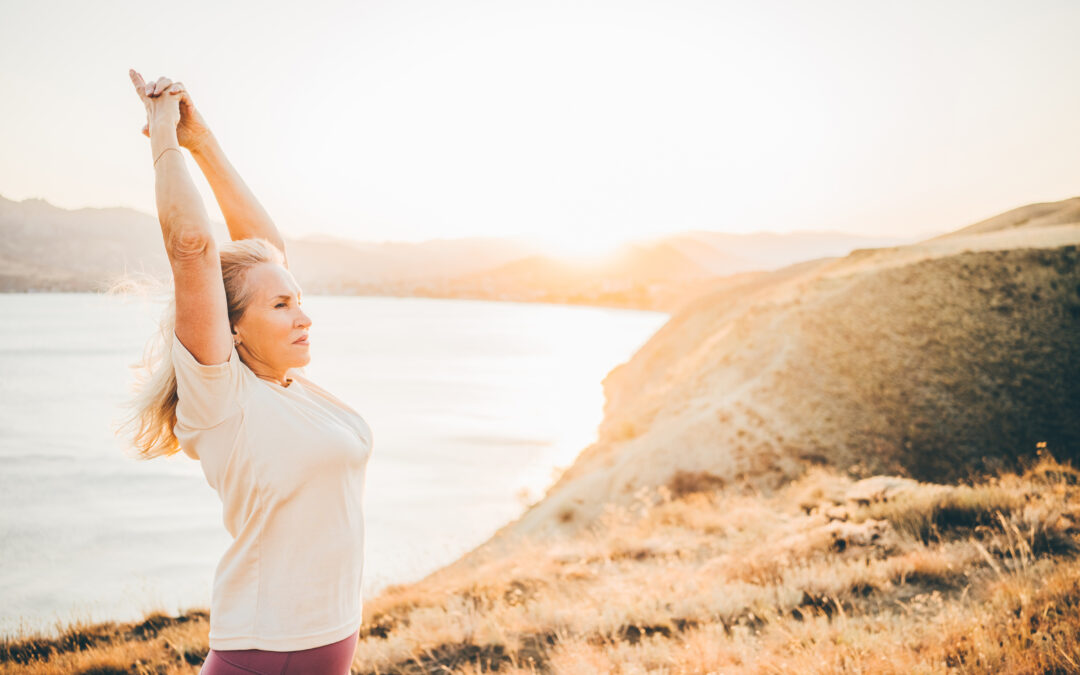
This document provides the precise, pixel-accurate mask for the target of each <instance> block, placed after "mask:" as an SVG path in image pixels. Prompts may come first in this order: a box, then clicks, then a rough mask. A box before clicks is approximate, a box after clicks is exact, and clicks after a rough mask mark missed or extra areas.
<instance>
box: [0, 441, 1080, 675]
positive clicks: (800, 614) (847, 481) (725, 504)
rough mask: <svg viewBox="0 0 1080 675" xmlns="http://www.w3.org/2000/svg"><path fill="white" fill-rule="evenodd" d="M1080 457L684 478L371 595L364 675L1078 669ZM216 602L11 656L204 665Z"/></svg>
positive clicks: (78, 632)
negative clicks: (754, 482) (768, 485)
mask: <svg viewBox="0 0 1080 675" xmlns="http://www.w3.org/2000/svg"><path fill="white" fill-rule="evenodd" d="M1078 479H1080V474H1078V473H1077V472H1076V471H1075V470H1073V469H1072V468H1070V467H1068V466H1064V465H1062V464H1059V463H1057V462H1055V461H1054V460H1053V459H1051V458H1049V457H1043V458H1042V459H1041V460H1040V461H1039V462H1038V464H1036V465H1035V466H1033V467H1032V468H1030V469H1028V470H1027V471H1025V472H1024V473H1023V474H1021V475H1016V474H1006V475H1002V476H1000V477H997V478H993V479H991V480H988V481H986V482H984V483H979V484H975V485H966V486H962V485H957V486H948V485H933V484H925V483H917V482H915V481H910V480H901V479H894V478H888V477H877V478H872V479H867V480H863V481H854V480H853V479H851V478H849V477H846V476H843V475H840V474H836V473H832V472H828V471H825V470H815V471H814V472H811V473H808V474H807V475H806V476H804V477H803V478H802V479H800V480H799V481H796V482H794V483H792V484H790V485H788V486H787V487H786V488H784V489H782V490H780V491H778V492H776V493H775V494H773V495H771V496H767V497H766V496H758V495H752V494H745V493H743V492H741V491H739V490H737V489H735V488H734V487H731V486H728V487H723V488H720V487H717V488H716V489H714V490H712V491H709V490H707V487H708V485H709V484H710V482H709V481H708V480H705V481H704V482H698V483H694V482H693V481H689V482H688V479H687V477H686V476H682V477H680V478H679V479H678V481H677V482H676V483H675V487H677V488H678V487H680V486H681V487H682V488H685V487H686V486H687V485H689V484H694V485H696V486H697V487H695V488H694V489H692V490H685V489H683V490H682V491H681V492H680V494H683V496H682V497H681V498H678V497H676V496H675V494H676V490H674V489H672V488H668V487H666V486H665V487H664V488H662V489H660V490H658V491H655V492H652V493H646V492H639V493H638V501H637V502H636V503H635V504H634V505H633V506H632V507H630V508H625V507H611V508H609V509H607V511H606V512H605V514H604V517H603V518H602V519H601V521H600V522H599V523H598V524H597V525H596V526H594V527H592V528H590V529H589V530H587V531H584V532H582V533H581V534H580V535H579V536H577V537H575V538H573V539H567V540H562V541H559V542H557V543H545V544H539V543H533V542H529V541H520V542H518V543H517V544H516V545H515V546H513V547H511V548H510V549H508V550H510V553H508V554H495V553H491V552H480V553H478V554H477V555H474V556H472V557H471V558H470V559H469V560H468V561H467V562H466V561H462V562H459V563H458V564H455V565H453V566H451V567H448V568H445V569H443V570H440V571H439V572H436V573H435V574H432V575H431V576H429V577H428V578H426V579H424V580H422V581H420V582H418V583H415V584H409V585H401V586H394V587H391V588H388V589H386V591H385V592H383V593H382V594H381V595H380V596H378V597H376V598H372V599H370V600H369V601H368V602H367V604H366V615H367V616H366V620H365V625H364V627H363V629H362V633H361V640H360V642H359V644H358V646H357V652H356V657H355V661H354V664H353V672H354V673H481V672H492V671H498V672H500V673H607V672H610V673H709V672H717V673H720V672H723V673H744V672H745V673H789V672H800V673H833V672H862V673H866V672H903V673H937V672H956V673H1027V672H1032V673H1034V672H1039V673H1054V672H1061V673H1065V672H1076V670H1078V669H1080V668H1078V665H1077V664H1080V639H1078V636H1080V559H1078V558H1077V557H1076V556H1075V555H1074V553H1075V551H1076V546H1077V542H1078V538H1077V537H1078V535H1080V531H1078V529H1077V527H1076V523H1080V505H1078V504H1077V502H1076V499H1075V498H1076V496H1077V493H1078V491H1080V480H1078ZM206 631H207V625H206V616H205V614H198V613H196V614H192V615H189V616H187V617H181V619H179V620H170V619H168V618H167V617H163V616H154V617H148V620H147V621H146V622H143V623H142V624H137V625H125V626H120V625H114V624H106V625H103V626H77V627H72V629H71V630H70V631H69V632H68V633H67V634H66V635H65V636H64V637H63V638H61V639H60V640H57V641H51V642H49V641H43V640H25V641H21V642H9V643H6V644H3V645H2V646H0V658H2V660H0V673H15V672H19V673H51V672H71V673H86V674H88V673H96V674H97V675H104V674H106V673H161V674H171V673H197V672H198V667H199V664H200V663H201V661H202V659H203V658H204V657H205V654H206V651H207V646H206Z"/></svg>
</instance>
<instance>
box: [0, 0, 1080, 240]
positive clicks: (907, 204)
mask: <svg viewBox="0 0 1080 675" xmlns="http://www.w3.org/2000/svg"><path fill="white" fill-rule="evenodd" d="M1078 29H1080V2H1074V1H1070V0H1061V1H1058V2H1048V1H1044V2H1039V1H1032V2H1013V1H1009V2H996V1H987V0H972V1H964V2H950V1H948V0H937V1H934V2H907V1H905V2H896V1H890V2H873V1H868V0H854V1H850V2H849V1H844V2H837V1H825V0H814V1H813V2H809V1H807V2H794V1H789V2H768V1H761V0H753V1H750V0H746V1H743V2H688V1H684V0H654V1H648V2H635V1H631V0H613V1H610V2H601V1H589V0H576V1H568V2H562V1H554V0H548V1H535V2H534V1H528V2H525V1H517V0H491V1H477V0H453V1H451V0H442V1H437V0H427V1H412V0H390V1H387V2H325V1H322V0H305V1H304V2H288V3H281V4H278V5H274V4H271V3H269V2H203V1H201V0H187V1H185V2H168V3H166V2H156V1H151V0H139V1H138V2H97V1H96V2H86V1H81V2H69V1H64V2H57V1H51V2H50V1H30V0H0V91H2V92H3V103H2V105H0V195H3V196H5V197H8V198H11V199H17V200H21V199H25V198H27V197H42V198H45V199H47V200H49V201H50V202H52V203H54V204H57V205H59V206H63V207H66V208H77V207H83V206H131V207H134V208H137V209H140V210H144V211H146V212H148V213H154V183H153V180H154V174H153V170H152V168H151V157H150V150H149V140H148V139H147V138H146V137H144V136H142V135H140V133H139V130H140V128H141V127H142V125H143V123H144V121H145V114H144V111H143V106H142V104H141V103H140V102H139V100H138V98H137V97H136V95H135V93H134V91H133V89H132V86H131V83H130V81H129V80H128V75H127V71H128V68H135V69H136V70H139V71H140V72H142V73H143V75H144V76H146V77H147V78H148V79H151V78H154V79H156V78H157V77H159V76H161V75H166V76H169V77H171V78H173V79H174V80H180V81H183V82H184V83H185V85H186V86H187V87H188V89H189V91H190V92H191V93H192V97H193V98H194V100H195V103H196V105H197V106H198V107H199V108H200V110H201V111H202V113H203V115H204V116H205V117H206V118H207V119H208V121H209V123H210V125H211V128H212V129H213V130H214V132H215V134H216V135H217V137H218V139H219V140H220V141H221V143H222V145H223V146H224V148H225V150H226V152H227V153H228V154H229V156H230V157H231V159H232V161H233V163H234V164H235V165H236V166H237V168H238V169H239V170H240V172H241V174H242V175H243V176H244V177H245V179H246V180H247V181H248V183H249V184H250V185H251V186H252V188H253V189H254V190H255V192H256V194H257V195H258V196H259V198H260V199H261V200H262V202H263V204H264V205H265V206H266V207H267V209H268V210H269V211H270V213H271V215H273V216H274V218H275V220H276V221H277V223H278V226H279V227H280V228H281V229H282V230H283V231H284V232H285V233H286V234H291V235H295V236H298V235H303V234H307V233H313V232H326V233H332V234H339V235H344V236H352V237H358V238H362V239H368V240H417V239H426V238H434V237H459V236H467V235H474V234H497V235H511V234H537V235H543V236H545V237H547V238H548V239H550V240H554V241H559V242H565V243H566V244H567V245H569V246H576V247H580V248H584V249H588V248H591V247H594V246H600V245H605V244H609V243H611V242H614V241H617V240H622V239H628V238H635V237H642V236H647V235H650V234H654V233H660V232H665V231H677V230H684V229H691V228H695V229H697V228H700V229H710V230H722V231H730V232H747V231H755V230H773V231H788V230H804V229H838V230H845V231H850V232H859V233H866V234H901V233H904V234H907V233H917V232H930V231H938V230H944V229H955V228H958V227H962V226H964V225H967V224H970V223H972V222H975V221H977V220H980V219H982V218H986V217H989V216H991V215H995V214H997V213H999V212H1001V211H1004V210H1007V209H1010V208H1013V207H1016V206H1020V205H1023V204H1027V203H1031V202H1037V201H1055V200H1059V199H1064V198H1067V197H1071V196H1075V195H1077V194H1080V39H1078V38H1077V35H1078V32H1077V31H1078ZM189 167H190V168H191V170H192V171H193V172H197V171H198V167H197V166H196V165H195V163H194V162H193V161H191V160H189ZM196 181H197V184H198V185H199V186H200V189H202V191H203V194H204V197H205V199H206V201H207V207H208V210H209V212H210V214H211V217H212V218H214V219H215V220H221V214H220V211H219V210H218V209H217V207H216V205H215V204H214V201H213V194H212V193H211V192H210V190H209V187H208V186H207V185H206V183H205V181H204V180H203V179H202V178H201V176H197V178H196Z"/></svg>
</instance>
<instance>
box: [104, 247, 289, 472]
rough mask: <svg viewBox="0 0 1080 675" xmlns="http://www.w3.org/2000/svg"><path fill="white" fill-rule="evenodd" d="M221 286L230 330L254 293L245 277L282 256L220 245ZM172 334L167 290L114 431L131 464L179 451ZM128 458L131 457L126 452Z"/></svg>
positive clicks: (118, 286) (118, 288) (172, 301)
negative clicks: (124, 439) (125, 444)
mask: <svg viewBox="0 0 1080 675" xmlns="http://www.w3.org/2000/svg"><path fill="white" fill-rule="evenodd" d="M219 257H220V258H221V280H222V282H223V283H224V284H225V300H226V303H227V304H228V308H229V325H230V326H233V325H235V324H236V322H237V320H239V319H240V317H241V316H243V315H244V311H245V310H246V309H247V307H248V304H250V302H251V299H252V297H253V296H254V292H253V290H252V289H251V288H249V287H248V284H247V283H246V278H247V271H248V270H249V269H251V268H252V267H254V266H255V265H258V264H260V263H267V262H273V263H278V264H284V262H285V256H284V255H283V254H282V252H281V250H280V249H278V248H277V247H276V246H275V245H274V244H272V243H270V242H269V241H267V240H266V239H239V240H237V241H231V242H228V243H226V244H222V245H221V246H220V248H219ZM129 285H130V280H129V279H121V280H120V281H118V282H115V283H114V284H113V285H112V288H111V289H110V293H116V292H124V289H126V288H128V287H129ZM175 330H176V297H175V293H174V292H173V290H172V288H170V289H169V301H168V305H167V306H166V308H165V311H164V313H163V315H162V317H161V320H160V321H158V332H157V333H156V334H155V335H154V336H153V337H152V338H151V339H150V340H149V341H148V342H147V345H146V347H145V348H144V349H143V356H142V360H141V361H139V362H138V363H136V364H134V365H133V366H131V367H132V369H134V370H135V371H136V376H135V379H136V383H135V391H136V393H135V396H134V398H132V399H131V400H130V401H129V403H128V408H129V410H130V415H128V416H127V417H125V418H124V419H123V420H122V422H121V423H120V424H119V425H118V426H116V427H115V428H114V431H115V432H116V433H117V434H121V433H126V435H127V436H128V438H129V440H130V446H133V447H134V448H135V450H136V453H135V454H134V455H133V457H134V458H135V459H153V458H154V457H160V456H162V455H164V456H171V455H175V454H176V453H177V452H179V451H180V450H181V448H180V441H179V440H177V438H176V434H175V433H174V432H173V427H175V426H176V403H177V401H178V400H179V399H178V397H177V394H176V371H175V370H174V369H173V361H172V346H173V333H174V331H175ZM129 454H131V453H130V451H129Z"/></svg>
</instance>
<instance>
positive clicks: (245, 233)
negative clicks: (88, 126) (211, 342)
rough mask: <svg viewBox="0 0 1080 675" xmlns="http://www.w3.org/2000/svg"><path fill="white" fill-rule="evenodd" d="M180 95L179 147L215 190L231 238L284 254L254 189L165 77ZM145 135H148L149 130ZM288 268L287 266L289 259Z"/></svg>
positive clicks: (281, 241) (191, 105)
mask: <svg viewBox="0 0 1080 675" xmlns="http://www.w3.org/2000/svg"><path fill="white" fill-rule="evenodd" d="M162 79H163V80H164V81H165V82H166V83H168V84H170V85H171V86H173V87H178V88H179V89H180V90H181V93H180V124H179V125H178V126H177V138H178V140H179V142H180V145H182V146H183V147H185V148H187V149H188V150H189V151H190V152H191V156H192V157H194V158H195V162H196V163H197V164H198V165H199V168H200V169H201V170H202V172H203V175H204V176H206V181H207V182H208V183H210V188H211V189H212V190H213V191H214V197H215V198H216V199H217V203H218V206H219V207H220V208H221V214H222V215H223V216H225V225H226V226H228V228H229V236H230V237H232V239H233V240H234V241H235V240H237V239H252V238H255V237H260V238H263V239H266V240H268V241H270V242H271V243H272V244H274V245H275V246H277V247H278V248H279V249H281V252H282V253H283V254H284V253H285V240H284V239H283V238H282V236H281V233H280V232H278V229H277V226H275V225H274V221H273V220H272V219H271V218H270V214H268V213H267V212H266V209H264V208H263V206H262V204H260V203H259V200H258V199H256V198H255V194H254V193H253V192H252V191H251V188H249V187H248V186H247V183H245V182H244V179H243V178H241V177H240V173H239V172H238V171H237V170H236V168H235V167H233V165H232V162H230V161H229V158H228V157H226V156H225V152H224V151H223V150H222V149H221V145H220V144H219V143H218V141H217V138H216V137H215V136H214V134H213V133H212V132H211V131H210V127H209V126H208V125H207V124H206V121H205V120H204V119H203V116H202V115H201V114H200V113H199V111H198V110H197V109H196V108H195V103H194V101H192V100H191V94H189V93H188V91H187V88H186V87H184V85H183V84H182V83H180V82H172V81H171V80H169V79H167V78H162ZM143 133H144V134H146V135H149V133H148V130H147V129H143ZM285 266H286V267H288V266H289V265H288V256H286V263H285Z"/></svg>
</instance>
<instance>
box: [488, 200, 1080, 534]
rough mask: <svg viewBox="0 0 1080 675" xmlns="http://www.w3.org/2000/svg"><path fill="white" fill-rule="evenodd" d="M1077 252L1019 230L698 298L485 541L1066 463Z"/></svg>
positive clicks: (867, 255)
mask: <svg viewBox="0 0 1080 675" xmlns="http://www.w3.org/2000/svg"><path fill="white" fill-rule="evenodd" d="M1071 201H1072V200H1070V202H1066V203H1065V204H1069V203H1071ZM961 232H963V230H961ZM1078 242H1080V226H1076V225H1054V226H1049V227H1043V226H1041V223H1040V221H1029V223H1028V224H1026V225H1023V226H1018V227H1015V226H1014V227H1008V228H998V229H985V230H984V231H982V232H980V233H978V234H974V235H972V234H966V235H960V236H956V237H945V238H934V239H932V240H927V241H925V242H919V243H916V244H912V245H909V246H899V247H891V248H883V249H866V250H858V251H855V252H853V253H851V254H850V255H848V256H846V257H844V258H831V259H823V260H820V261H808V262H806V263H800V264H797V265H794V266H789V267H787V268H783V269H780V270H776V271H772V272H763V273H745V274H741V275H736V276H733V277H730V278H727V279H724V280H720V281H719V282H716V283H715V285H714V286H713V288H712V289H711V290H710V291H709V292H707V293H705V294H704V295H701V296H699V297H697V298H696V299H694V300H692V301H691V302H689V303H688V304H687V305H686V306H684V307H683V308H682V309H681V310H680V311H679V312H678V313H676V314H675V315H674V316H673V317H672V318H671V320H670V321H669V322H668V323H667V324H666V325H665V326H664V327H663V328H662V329H661V330H660V331H658V332H657V333H656V335H654V336H653V337H652V339H650V340H649V342H648V343H647V344H645V345H644V346H643V347H642V348H641V349H640V350H639V351H638V352H637V353H636V354H635V355H634V357H633V358H632V359H631V360H630V361H629V362H627V363H625V364H623V365H621V366H619V367H617V368H616V369H614V370H613V371H612V372H611V373H610V374H609V375H608V376H607V378H605V381H604V390H605V394H606V407H605V413H604V421H603V423H602V425H601V426H600V428H599V430H598V439H597V441H596V442H595V443H594V444H592V445H591V446H589V447H588V448H586V449H585V450H584V451H583V452H582V453H581V455H580V456H579V457H578V459H577V461H576V462H575V463H574V464H573V465H572V466H571V467H569V468H568V469H567V470H566V471H565V472H564V473H563V474H562V476H561V477H560V479H559V480H558V481H557V482H556V484H555V485H553V486H552V487H551V488H550V489H549V491H548V493H547V495H546V497H545V498H544V499H543V500H541V501H540V502H539V503H537V504H535V505H534V506H533V507H532V508H530V509H529V510H528V511H527V512H526V513H525V514H524V515H523V516H522V517H521V518H520V519H519V520H518V521H517V522H515V523H513V524H511V525H509V526H507V527H506V528H504V531H503V532H502V534H511V533H513V534H527V535H531V536H539V535H547V534H568V533H572V532H576V531H578V530H580V529H581V528H583V527H585V526H587V525H590V524H592V523H593V522H595V520H596V519H597V518H598V517H599V516H600V515H601V514H602V512H603V508H604V504H605V503H606V502H609V501H610V502H614V503H617V504H624V505H625V504H629V503H632V502H633V500H634V495H635V493H636V492H637V491H639V490H643V489H644V490H650V489H655V488H656V487H657V486H659V485H664V484H666V483H667V482H668V481H670V480H671V478H672V476H673V475H675V474H676V473H677V472H680V471H687V472H707V473H708V474H709V475H711V476H714V477H715V480H716V481H717V482H718V484H749V485H752V486H754V487H755V488H757V489H763V490H771V489H776V488H778V487H779V486H781V485H783V484H784V483H786V482H788V481H790V480H791V479H793V478H796V477H798V476H800V475H802V474H803V473H804V472H805V471H806V470H807V468H808V467H810V466H813V465H827V466H830V467H834V468H837V469H841V470H846V471H849V472H851V473H852V474H853V475H857V476H860V475H861V476H867V475H871V474H875V473H889V474H895V475H900V476H909V477H912V478H917V479H921V480H929V479H933V480H960V479H967V478H976V477H978V476H980V475H983V474H984V473H992V472H996V471H999V470H1005V469H1013V468H1016V466H1017V462H1018V460H1019V459H1020V458H1022V457H1025V456H1030V455H1031V454H1032V453H1033V452H1034V450H1035V447H1036V444H1037V443H1039V442H1046V443H1048V444H1049V447H1052V448H1055V451H1056V452H1057V453H1059V455H1060V457H1062V458H1063V459H1068V460H1076V459H1080V415H1077V414H1076V411H1077V410H1080V340H1077V339H1076V336H1077V335H1080V254H1078V250H1077V246H1076V244H1077V243H1078Z"/></svg>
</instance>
